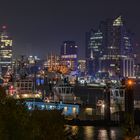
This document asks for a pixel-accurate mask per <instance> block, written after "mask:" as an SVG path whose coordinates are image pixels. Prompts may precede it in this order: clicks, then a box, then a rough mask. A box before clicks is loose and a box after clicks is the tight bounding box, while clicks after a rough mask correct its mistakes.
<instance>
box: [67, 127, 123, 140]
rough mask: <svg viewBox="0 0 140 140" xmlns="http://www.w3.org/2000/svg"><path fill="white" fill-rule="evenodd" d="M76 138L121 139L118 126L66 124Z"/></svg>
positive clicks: (91, 139)
mask: <svg viewBox="0 0 140 140" xmlns="http://www.w3.org/2000/svg"><path fill="white" fill-rule="evenodd" d="M67 128H68V129H70V130H71V132H72V135H74V136H76V137H75V139H78V140H123V132H122V129H121V128H119V127H106V128H103V127H94V126H80V127H79V126H67Z"/></svg>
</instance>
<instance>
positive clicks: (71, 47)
mask: <svg viewBox="0 0 140 140" xmlns="http://www.w3.org/2000/svg"><path fill="white" fill-rule="evenodd" d="M60 56H61V63H62V64H63V65H66V66H67V67H68V68H69V69H70V70H72V71H75V70H77V68H78V46H77V45H76V43H75V41H64V42H63V44H62V46H61V52H60Z"/></svg>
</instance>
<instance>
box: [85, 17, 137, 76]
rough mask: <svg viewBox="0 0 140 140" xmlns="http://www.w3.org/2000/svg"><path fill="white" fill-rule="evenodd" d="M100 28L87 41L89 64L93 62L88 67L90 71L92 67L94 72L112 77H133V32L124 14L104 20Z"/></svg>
mask: <svg viewBox="0 0 140 140" xmlns="http://www.w3.org/2000/svg"><path fill="white" fill-rule="evenodd" d="M99 30H100V31H98V32H93V33H92V34H91V35H90V36H89V37H88V40H89V41H88V44H87V43H86V44H87V45H86V49H87V50H88V51H87V52H86V59H87V65H88V63H89V62H92V63H91V64H92V65H91V64H89V66H90V68H88V67H87V68H88V72H89V71H91V70H90V69H92V72H93V73H97V71H100V72H105V73H108V74H109V76H110V77H133V76H134V54H133V44H132V33H131V32H130V31H128V30H127V28H126V26H125V24H124V20H123V18H122V16H119V17H117V18H116V19H114V20H110V19H107V20H106V21H102V22H101V23H100V27H99ZM91 48H92V49H91ZM89 56H90V57H89ZM91 60H92V61H91ZM95 60H96V61H95ZM90 73H91V72H90Z"/></svg>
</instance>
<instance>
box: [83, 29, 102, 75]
mask: <svg viewBox="0 0 140 140" xmlns="http://www.w3.org/2000/svg"><path fill="white" fill-rule="evenodd" d="M102 42H103V35H102V32H101V31H100V30H98V31H94V30H92V29H91V30H90V31H89V32H87V33H86V66H87V72H88V74H90V75H92V74H95V73H97V72H98V71H99V58H100V56H102V53H103V47H102V46H103V44H102Z"/></svg>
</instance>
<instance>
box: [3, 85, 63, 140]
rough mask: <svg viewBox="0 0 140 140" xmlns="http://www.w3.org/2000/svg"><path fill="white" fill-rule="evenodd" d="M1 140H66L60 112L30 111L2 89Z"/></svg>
mask: <svg viewBox="0 0 140 140" xmlns="http://www.w3.org/2000/svg"><path fill="white" fill-rule="evenodd" d="M0 93H1V95H0V96H1V98H0V140H65V133H64V118H63V116H62V115H61V112H60V111H58V110H53V111H48V110H44V111H42V110H35V111H32V112H31V111H28V110H27V107H26V106H25V105H24V102H21V101H17V100H14V99H12V98H9V97H6V96H5V95H4V94H5V92H4V89H3V88H0Z"/></svg>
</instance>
